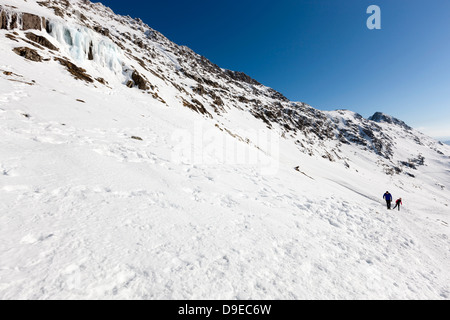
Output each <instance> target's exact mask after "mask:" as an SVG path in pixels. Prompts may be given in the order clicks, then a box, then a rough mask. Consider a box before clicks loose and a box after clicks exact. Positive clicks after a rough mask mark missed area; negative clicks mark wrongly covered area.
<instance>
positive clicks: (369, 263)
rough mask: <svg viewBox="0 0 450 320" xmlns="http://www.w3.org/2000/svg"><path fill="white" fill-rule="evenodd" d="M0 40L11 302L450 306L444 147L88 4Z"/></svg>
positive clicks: (19, 8) (448, 181)
mask: <svg viewBox="0 0 450 320" xmlns="http://www.w3.org/2000/svg"><path fill="white" fill-rule="evenodd" d="M0 44H1V45H0V84H1V85H0V123H1V126H0V137H1V140H0V146H1V150H2V152H1V154H0V173H1V174H0V197H1V200H2V201H1V202H0V222H1V223H0V234H1V236H0V298H1V299H16V298H25V299H30V298H42V299H52V298H80V299H85V298H118V299H120V298H127V299H160V298H166V299H167V298H169V299H178V298H184V299H204V298H213V299H302V298H313V299H314V298H319V299H323V298H325V299H335V298H344V299H362V298H375V299H380V298H381V299H383V298H393V299H430V298H431V299H435V298H438V299H449V297H450V274H449V272H448V270H449V265H450V252H449V250H448V248H449V245H450V240H449V235H450V231H449V226H448V223H449V219H450V217H449V214H450V210H449V207H448V206H449V203H450V194H449V192H448V190H449V188H450V157H449V155H450V147H449V146H447V145H444V144H442V143H440V142H437V141H435V140H433V139H431V138H429V137H427V136H425V135H423V134H422V133H420V132H418V131H416V130H414V129H413V128H411V127H409V126H408V125H407V124H405V123H404V122H403V121H401V120H399V119H395V118H393V117H391V116H389V115H385V114H382V113H375V114H374V115H373V116H372V117H370V118H369V119H365V118H363V117H362V116H361V115H359V114H356V113H354V112H351V111H348V110H336V111H332V112H325V111H320V110H317V109H315V108H313V107H311V106H309V105H307V104H305V103H301V102H292V101H289V100H288V99H287V98H286V97H284V96H283V95H282V94H281V93H279V92H276V91H275V90H273V89H271V88H268V87H266V86H264V85H263V84H260V83H259V82H258V81H256V80H254V79H252V78H250V77H249V76H247V75H245V74H243V73H241V72H235V71H230V70H226V69H222V68H220V67H219V66H217V65H215V64H214V63H212V62H210V61H209V60H208V59H206V58H205V57H202V56H200V55H198V54H196V53H195V52H193V51H192V50H190V49H189V48H187V47H183V46H178V45H176V44H175V43H173V42H171V41H170V40H168V39H167V38H165V37H164V36H163V35H162V34H160V33H159V32H157V31H156V30H153V29H152V28H151V27H149V26H148V25H147V24H145V23H144V22H143V21H141V20H140V19H133V18H131V17H123V16H119V15H116V14H114V13H113V12H112V11H111V10H110V9H109V8H107V7H105V6H103V5H102V4H100V3H91V2H90V1H87V0H72V1H68V0H62V1H54V0H47V1H34V0H28V1H26V0H0ZM386 190H389V191H390V192H391V193H392V194H393V195H394V197H396V198H398V197H402V199H403V204H404V207H402V210H401V211H400V212H398V211H395V212H394V211H388V210H386V208H385V205H384V204H383V199H382V195H383V193H384V192H385V191H386ZM394 200H395V199H394Z"/></svg>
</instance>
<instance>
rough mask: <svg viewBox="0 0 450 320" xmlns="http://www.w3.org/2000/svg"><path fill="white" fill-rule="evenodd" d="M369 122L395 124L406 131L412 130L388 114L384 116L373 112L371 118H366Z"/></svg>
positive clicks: (381, 113)
mask: <svg viewBox="0 0 450 320" xmlns="http://www.w3.org/2000/svg"><path fill="white" fill-rule="evenodd" d="M368 119H369V120H371V121H374V122H378V123H391V124H396V125H398V126H401V127H403V128H405V129H406V130H412V128H411V127H410V126H408V125H407V124H406V123H405V122H404V121H402V120H399V119H397V118H394V117H393V116H390V115H388V114H385V113H383V112H375V113H374V114H373V115H372V116H371V117H369V118H368Z"/></svg>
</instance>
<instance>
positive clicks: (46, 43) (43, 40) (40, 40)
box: [25, 32, 59, 51]
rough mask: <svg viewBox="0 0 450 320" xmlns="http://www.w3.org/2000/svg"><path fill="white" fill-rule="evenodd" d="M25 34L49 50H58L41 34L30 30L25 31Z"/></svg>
mask: <svg viewBox="0 0 450 320" xmlns="http://www.w3.org/2000/svg"><path fill="white" fill-rule="evenodd" d="M25 36H26V37H27V38H28V39H29V40H31V41H34V42H36V43H38V44H40V45H42V46H44V47H46V48H48V49H50V50H55V51H59V49H58V48H57V47H55V46H54V45H53V44H52V43H51V42H50V41H49V40H48V39H47V38H45V37H43V36H38V35H36V34H34V33H32V32H27V33H25Z"/></svg>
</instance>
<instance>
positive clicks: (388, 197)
mask: <svg viewBox="0 0 450 320" xmlns="http://www.w3.org/2000/svg"><path fill="white" fill-rule="evenodd" d="M383 199H384V200H386V205H387V208H388V209H391V203H392V195H391V194H390V193H389V191H386V193H385V194H384V195H383Z"/></svg>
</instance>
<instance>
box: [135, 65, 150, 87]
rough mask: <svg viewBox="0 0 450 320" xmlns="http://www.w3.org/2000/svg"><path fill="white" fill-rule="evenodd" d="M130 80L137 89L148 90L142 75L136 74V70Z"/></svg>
mask: <svg viewBox="0 0 450 320" xmlns="http://www.w3.org/2000/svg"><path fill="white" fill-rule="evenodd" d="M131 79H132V80H133V82H134V85H135V86H137V87H138V88H139V89H141V90H148V89H149V86H148V81H147V80H146V79H145V78H144V77H143V76H142V75H140V74H139V72H137V71H136V70H135V71H134V72H133V74H132V75H131Z"/></svg>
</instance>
